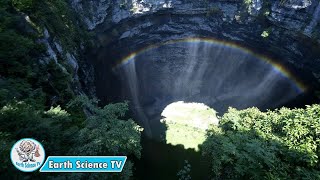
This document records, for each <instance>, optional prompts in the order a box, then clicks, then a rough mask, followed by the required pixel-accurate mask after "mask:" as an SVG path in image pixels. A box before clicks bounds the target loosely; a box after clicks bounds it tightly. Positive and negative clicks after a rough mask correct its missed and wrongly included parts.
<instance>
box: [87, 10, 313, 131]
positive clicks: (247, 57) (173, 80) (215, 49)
mask: <svg viewBox="0 0 320 180" xmlns="http://www.w3.org/2000/svg"><path fill="white" fill-rule="evenodd" d="M212 18H214V17H212ZM199 21H200V22H201V24H202V26H198V25H196V23H198V22H199ZM215 21H216V19H211V20H210V18H208V17H205V16H203V15H198V17H197V18H196V17H194V16H186V15H175V16H174V15H171V14H166V13H163V12H162V13H160V14H153V15H148V16H141V17H140V18H138V19H129V20H127V21H126V22H123V23H119V24H117V25H114V26H106V25H103V26H101V27H99V28H97V30H96V31H97V32H96V34H97V38H96V40H97V44H99V48H96V49H94V50H92V52H91V53H90V56H91V57H90V58H91V59H94V60H93V62H94V63H93V65H94V67H95V83H96V90H97V96H98V98H99V99H101V100H102V104H106V103H109V102H117V101H123V100H128V101H129V102H130V107H131V108H130V109H131V111H132V114H133V115H134V119H136V121H137V122H138V123H139V124H140V125H141V126H143V127H144V129H145V132H146V133H147V134H148V135H150V136H153V135H154V134H159V132H161V131H162V130H161V128H159V127H160V119H161V112H162V111H163V110H164V109H165V107H167V106H168V105H170V104H171V103H174V102H177V101H184V102H197V103H203V104H206V105H207V106H209V107H211V108H213V109H215V110H216V111H217V112H218V113H219V115H223V113H224V112H226V111H227V109H228V107H235V108H237V109H244V108H248V107H253V106H255V107H258V108H260V109H261V110H267V109H275V108H279V107H282V106H289V107H303V106H304V105H306V104H311V103H313V102H316V101H317V100H316V97H315V96H314V92H313V89H315V87H317V86H318V84H317V83H315V82H317V81H316V80H315V79H314V76H313V75H312V68H317V67H318V66H315V65H314V63H315V62H313V60H314V59H315V57H316V56H319V51H317V49H316V48H311V47H314V46H315V43H313V42H312V41H309V40H308V39H305V38H299V35H297V34H290V33H287V32H286V31H285V30H283V29H281V28H279V29H274V32H275V31H277V32H278V35H277V36H272V37H270V38H264V37H261V29H259V28H261V27H260V25H259V24H253V25H252V26H256V27H257V28H252V26H251V27H250V26H248V25H240V24H228V25H224V27H223V28H221V27H217V23H215ZM255 23H257V22H255ZM263 23H265V22H263ZM110 34H111V35H110ZM288 47H290V48H288Z"/></svg>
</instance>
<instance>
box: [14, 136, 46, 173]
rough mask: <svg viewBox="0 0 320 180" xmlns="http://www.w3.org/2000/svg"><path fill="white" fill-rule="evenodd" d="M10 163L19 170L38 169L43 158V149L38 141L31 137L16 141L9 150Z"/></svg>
mask: <svg viewBox="0 0 320 180" xmlns="http://www.w3.org/2000/svg"><path fill="white" fill-rule="evenodd" d="M10 157H11V162H12V164H13V165H14V166H15V167H16V168H17V169H18V170H20V171H23V172H33V171H36V170H37V169H39V168H40V167H41V166H42V164H43V163H44V160H45V150H44V148H43V146H42V144H41V143H40V142H38V141H37V140H35V139H32V138H24V139H20V140H19V141H17V142H16V143H15V144H14V145H13V146H12V148H11V152H10Z"/></svg>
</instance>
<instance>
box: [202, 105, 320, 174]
mask: <svg viewBox="0 0 320 180" xmlns="http://www.w3.org/2000/svg"><path fill="white" fill-rule="evenodd" d="M202 153H203V155H205V156H208V157H209V158H210V161H211V164H212V172H213V176H214V177H215V178H218V179H249V178H250V179H319V178H320V163H319V156H320V105H313V106H307V108H306V109H288V108H282V109H280V110H276V111H268V112H261V111H259V110H258V109H257V108H250V109H246V110H241V111H238V110H236V109H232V108H231V109H229V111H228V113H226V114H225V115H224V116H223V117H222V118H221V121H220V124H219V126H212V127H211V128H210V130H208V132H207V140H206V142H205V143H204V144H203V145H202Z"/></svg>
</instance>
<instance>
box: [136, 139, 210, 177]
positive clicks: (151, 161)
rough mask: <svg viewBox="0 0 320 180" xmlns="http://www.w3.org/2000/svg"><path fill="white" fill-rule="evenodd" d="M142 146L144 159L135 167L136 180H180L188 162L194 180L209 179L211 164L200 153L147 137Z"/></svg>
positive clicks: (138, 161) (137, 162)
mask: <svg viewBox="0 0 320 180" xmlns="http://www.w3.org/2000/svg"><path fill="white" fill-rule="evenodd" d="M142 144H143V150H142V157H141V159H140V160H137V161H136V162H135V165H134V166H135V167H136V168H135V173H134V179H146V180H150V179H153V180H158V179H159V180H164V179H167V180H170V179H178V176H177V174H178V172H179V171H180V170H182V169H183V167H184V165H185V161H186V160H187V161H188V162H189V164H190V165H191V173H190V175H191V177H192V179H199V180H206V179H209V177H208V173H209V162H208V161H207V160H206V159H205V158H204V157H203V156H201V153H200V152H196V151H195V150H193V149H185V148H184V147H183V145H177V146H173V145H171V144H166V143H165V142H160V141H157V140H152V139H148V138H145V137H144V138H142Z"/></svg>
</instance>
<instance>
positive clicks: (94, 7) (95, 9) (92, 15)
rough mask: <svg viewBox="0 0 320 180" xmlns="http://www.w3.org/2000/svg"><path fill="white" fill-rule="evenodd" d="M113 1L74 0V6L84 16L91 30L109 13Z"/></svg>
mask: <svg viewBox="0 0 320 180" xmlns="http://www.w3.org/2000/svg"><path fill="white" fill-rule="evenodd" d="M110 4H111V1H108V0H97V1H96V0H89V1H84V0H73V1H72V2H71V5H72V7H73V8H74V9H75V10H76V11H77V12H78V14H79V15H80V16H81V17H82V19H83V21H84V22H85V23H86V25H87V26H88V29H89V30H92V29H94V28H95V27H96V26H97V25H99V24H101V23H102V22H103V21H104V20H105V18H106V17H107V15H108V9H109V6H110Z"/></svg>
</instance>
